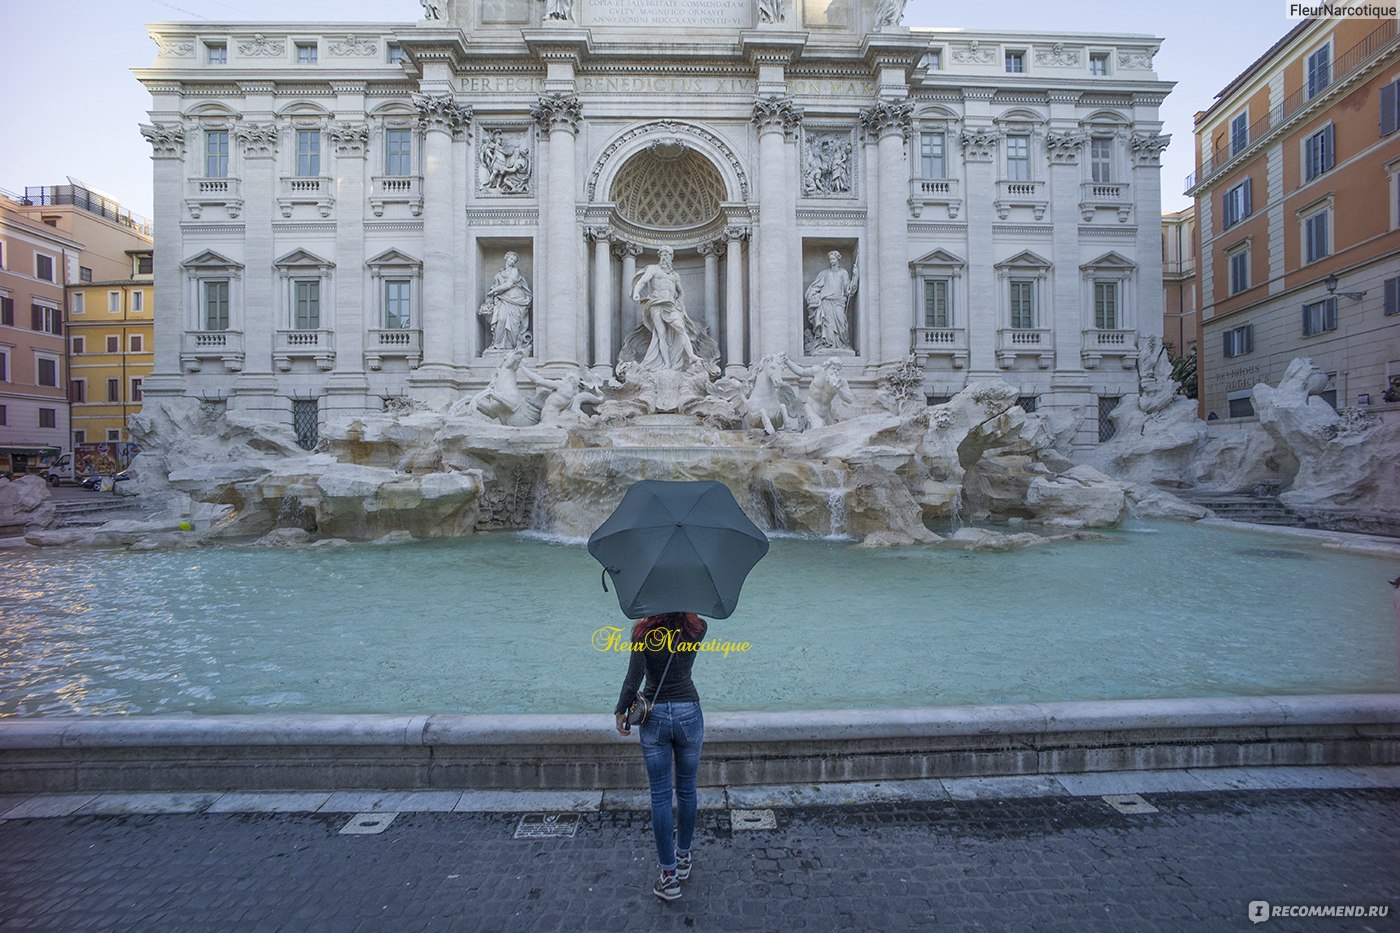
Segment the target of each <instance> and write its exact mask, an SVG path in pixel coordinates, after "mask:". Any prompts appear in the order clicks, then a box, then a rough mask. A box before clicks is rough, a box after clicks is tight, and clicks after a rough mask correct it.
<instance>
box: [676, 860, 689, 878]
mask: <svg viewBox="0 0 1400 933" xmlns="http://www.w3.org/2000/svg"><path fill="white" fill-rule="evenodd" d="M676 877H677V878H679V879H680V880H681V881H684V880H685V879H687V878H689V877H690V856H689V855H677V856H676Z"/></svg>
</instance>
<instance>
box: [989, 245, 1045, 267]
mask: <svg viewBox="0 0 1400 933" xmlns="http://www.w3.org/2000/svg"><path fill="white" fill-rule="evenodd" d="M1050 266H1051V263H1050V260H1048V259H1046V258H1045V257H1044V256H1041V255H1040V254H1038V253H1035V252H1032V251H1031V250H1028V249H1026V250H1022V251H1021V252H1019V253H1017V254H1016V255H1015V256H1012V257H1011V258H1009V259H1003V260H1002V261H1001V262H999V263H997V264H996V265H995V266H994V267H993V268H996V269H1000V270H1002V271H1003V272H1016V271H1018V270H1025V271H1027V272H1043V271H1045V270H1046V269H1049V268H1050Z"/></svg>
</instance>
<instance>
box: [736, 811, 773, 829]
mask: <svg viewBox="0 0 1400 933" xmlns="http://www.w3.org/2000/svg"><path fill="white" fill-rule="evenodd" d="M729 824H730V827H731V828H732V829H733V830H734V831H735V832H738V831H739V830H741V829H777V828H778V818H777V817H776V816H774V815H773V811H772V810H730V811H729Z"/></svg>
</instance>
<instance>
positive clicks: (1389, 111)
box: [1381, 78, 1400, 136]
mask: <svg viewBox="0 0 1400 933" xmlns="http://www.w3.org/2000/svg"><path fill="white" fill-rule="evenodd" d="M1397 129H1400V78H1396V79H1395V80H1394V81H1392V82H1390V83H1389V84H1387V85H1384V86H1383V87H1382V88H1381V135H1382V136H1389V135H1390V134H1391V133H1394V132H1395V131H1396V130H1397Z"/></svg>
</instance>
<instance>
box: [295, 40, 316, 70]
mask: <svg viewBox="0 0 1400 933" xmlns="http://www.w3.org/2000/svg"><path fill="white" fill-rule="evenodd" d="M296 46H297V64H298V65H314V64H316V59H317V58H318V53H319V51H320V50H319V49H318V48H317V46H316V43H314V42H298V43H297V44H296Z"/></svg>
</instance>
